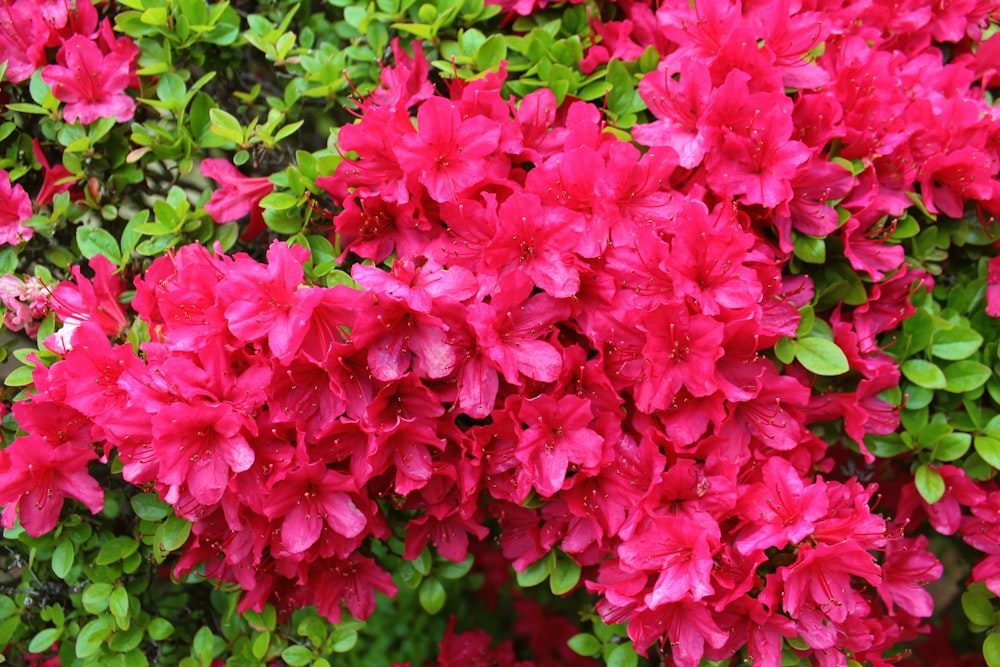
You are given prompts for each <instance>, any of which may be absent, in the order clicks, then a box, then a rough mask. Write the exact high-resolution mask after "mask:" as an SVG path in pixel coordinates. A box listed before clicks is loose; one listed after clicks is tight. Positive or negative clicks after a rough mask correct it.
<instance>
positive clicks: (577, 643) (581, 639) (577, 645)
mask: <svg viewBox="0 0 1000 667" xmlns="http://www.w3.org/2000/svg"><path fill="white" fill-rule="evenodd" d="M566 644H567V645H568V646H569V647H570V648H571V649H573V652H574V653H576V654H577V655H582V656H585V657H588V658H589V657H592V656H595V655H597V654H598V653H600V652H601V642H600V641H599V640H598V639H597V637H595V636H594V635H592V634H589V633H586V632H582V633H580V634H578V635H574V636H572V637H570V638H569V640H568V641H567V642H566Z"/></svg>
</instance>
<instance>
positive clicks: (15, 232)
mask: <svg viewBox="0 0 1000 667" xmlns="http://www.w3.org/2000/svg"><path fill="white" fill-rule="evenodd" d="M31 213H32V210H31V200H30V199H29V198H28V193H27V192H25V191H24V188H22V187H21V186H20V185H14V184H12V183H11V181H10V174H8V173H7V171H6V170H4V169H0V244H4V243H6V244H7V245H18V244H20V243H23V242H24V241H27V240H28V239H30V238H31V237H32V236H33V235H34V233H35V230H34V229H32V228H31V227H26V226H25V225H23V224H22V223H23V222H24V221H25V220H27V219H28V218H30V217H31Z"/></svg>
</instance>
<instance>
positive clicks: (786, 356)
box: [774, 336, 795, 364]
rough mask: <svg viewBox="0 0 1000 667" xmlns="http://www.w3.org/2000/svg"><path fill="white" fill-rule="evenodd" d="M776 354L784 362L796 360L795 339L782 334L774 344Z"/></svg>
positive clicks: (788, 362)
mask: <svg viewBox="0 0 1000 667" xmlns="http://www.w3.org/2000/svg"><path fill="white" fill-rule="evenodd" d="M774 356H776V357H777V358H778V361H780V362H781V363H783V364H790V363H792V362H793V361H795V341H793V340H792V339H791V338H789V337H788V336H782V337H781V338H779V339H778V342H777V344H776V345H775V346H774Z"/></svg>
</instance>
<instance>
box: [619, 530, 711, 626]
mask: <svg viewBox="0 0 1000 667" xmlns="http://www.w3.org/2000/svg"><path fill="white" fill-rule="evenodd" d="M720 537H721V533H720V531H719V524H718V523H717V522H716V521H715V520H714V519H713V518H712V517H711V515H709V514H708V513H707V512H694V513H691V514H688V515H683V516H654V517H648V516H647V517H644V518H643V519H642V521H640V522H639V525H638V527H637V529H636V531H635V534H634V535H633V536H632V537H631V538H629V539H628V540H626V541H625V542H623V543H622V545H621V546H619V547H618V554H619V557H620V558H621V563H622V566H623V569H625V570H626V571H655V572H658V573H659V576H658V578H657V580H656V584H654V586H653V590H652V591H651V592H650V593H649V594H647V595H646V597H645V600H644V602H645V604H646V606H648V607H649V608H650V609H656V608H657V607H660V606H662V605H664V604H666V603H668V602H679V601H681V600H700V599H702V598H703V597H705V596H706V595H711V594H712V593H713V592H715V589H714V588H713V587H712V569H713V567H714V561H713V556H714V554H715V552H716V551H718V549H719V547H720V541H719V540H720Z"/></svg>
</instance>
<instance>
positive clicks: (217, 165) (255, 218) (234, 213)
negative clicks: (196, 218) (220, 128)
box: [201, 158, 274, 240]
mask: <svg viewBox="0 0 1000 667" xmlns="http://www.w3.org/2000/svg"><path fill="white" fill-rule="evenodd" d="M201 175H202V176H205V177H206V178H211V179H212V180H214V181H216V182H218V183H219V185H221V186H222V189H221V190H216V191H214V192H213V193H212V196H211V197H210V198H209V200H208V201H207V202H206V203H205V210H206V211H207V212H208V214H209V215H210V216H212V220H214V221H216V222H218V223H223V222H235V221H237V220H239V219H240V218H243V217H245V216H247V215H249V216H250V224H249V225H248V226H247V229H246V231H245V232H244V233H243V239H244V240H250V239H253V238H255V237H257V235H259V234H260V233H261V232H263V231H264V230H265V229H266V227H267V226H266V224H265V223H264V211H263V209H261V207H260V200H261V199H263V198H264V197H266V196H267V195H269V194H271V192H272V191H273V190H274V185H273V184H272V183H271V181H270V180H269V179H267V178H265V177H259V178H250V177H248V176H244V175H243V174H242V173H241V172H240V170H239V169H237V168H236V167H234V166H233V165H232V163H231V162H229V161H228V160H223V159H221V158H209V159H207V160H202V162H201Z"/></svg>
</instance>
